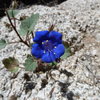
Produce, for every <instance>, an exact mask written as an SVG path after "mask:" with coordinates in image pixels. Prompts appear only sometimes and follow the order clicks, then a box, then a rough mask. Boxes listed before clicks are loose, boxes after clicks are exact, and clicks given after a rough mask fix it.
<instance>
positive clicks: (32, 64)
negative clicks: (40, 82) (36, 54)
mask: <svg viewBox="0 0 100 100" xmlns="http://www.w3.org/2000/svg"><path fill="white" fill-rule="evenodd" d="M24 66H25V70H26V71H34V70H35V69H36V67H37V62H36V61H35V60H34V58H33V57H32V56H31V55H29V56H28V57H27V59H26V60H25V63H24Z"/></svg>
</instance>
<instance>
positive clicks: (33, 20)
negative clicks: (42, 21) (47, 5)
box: [19, 14, 39, 35]
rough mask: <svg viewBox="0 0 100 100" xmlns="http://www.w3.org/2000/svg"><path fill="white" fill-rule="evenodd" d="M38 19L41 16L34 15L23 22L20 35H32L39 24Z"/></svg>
mask: <svg viewBox="0 0 100 100" xmlns="http://www.w3.org/2000/svg"><path fill="white" fill-rule="evenodd" d="M38 19H39V14H32V15H31V17H28V18H27V19H25V20H22V22H21V25H20V30H19V33H20V35H26V34H27V33H31V32H32V31H33V30H34V27H35V25H36V24H37V21H38Z"/></svg>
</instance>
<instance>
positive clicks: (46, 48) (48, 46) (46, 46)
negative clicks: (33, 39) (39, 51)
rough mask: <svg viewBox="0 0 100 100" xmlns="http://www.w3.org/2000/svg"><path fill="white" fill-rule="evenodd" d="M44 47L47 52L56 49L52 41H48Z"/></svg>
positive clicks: (43, 43) (44, 43)
mask: <svg viewBox="0 0 100 100" xmlns="http://www.w3.org/2000/svg"><path fill="white" fill-rule="evenodd" d="M42 46H43V48H44V50H45V51H51V50H52V49H53V48H54V45H53V44H52V42H51V41H50V40H46V41H44V42H42Z"/></svg>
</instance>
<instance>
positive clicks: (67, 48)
mask: <svg viewBox="0 0 100 100" xmlns="http://www.w3.org/2000/svg"><path fill="white" fill-rule="evenodd" d="M63 44H64V46H65V53H64V55H63V56H62V57H61V58H62V59H66V58H67V57H69V56H70V55H71V49H70V47H69V45H68V43H67V42H65V41H63Z"/></svg>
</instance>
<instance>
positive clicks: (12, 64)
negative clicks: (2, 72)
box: [2, 57, 19, 73]
mask: <svg viewBox="0 0 100 100" xmlns="http://www.w3.org/2000/svg"><path fill="white" fill-rule="evenodd" d="M2 62H3V64H4V67H5V68H7V69H8V70H9V71H11V72H13V73H15V72H17V71H18V67H19V62H18V60H17V59H15V58H14V57H9V58H6V59H3V61H2Z"/></svg>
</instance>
